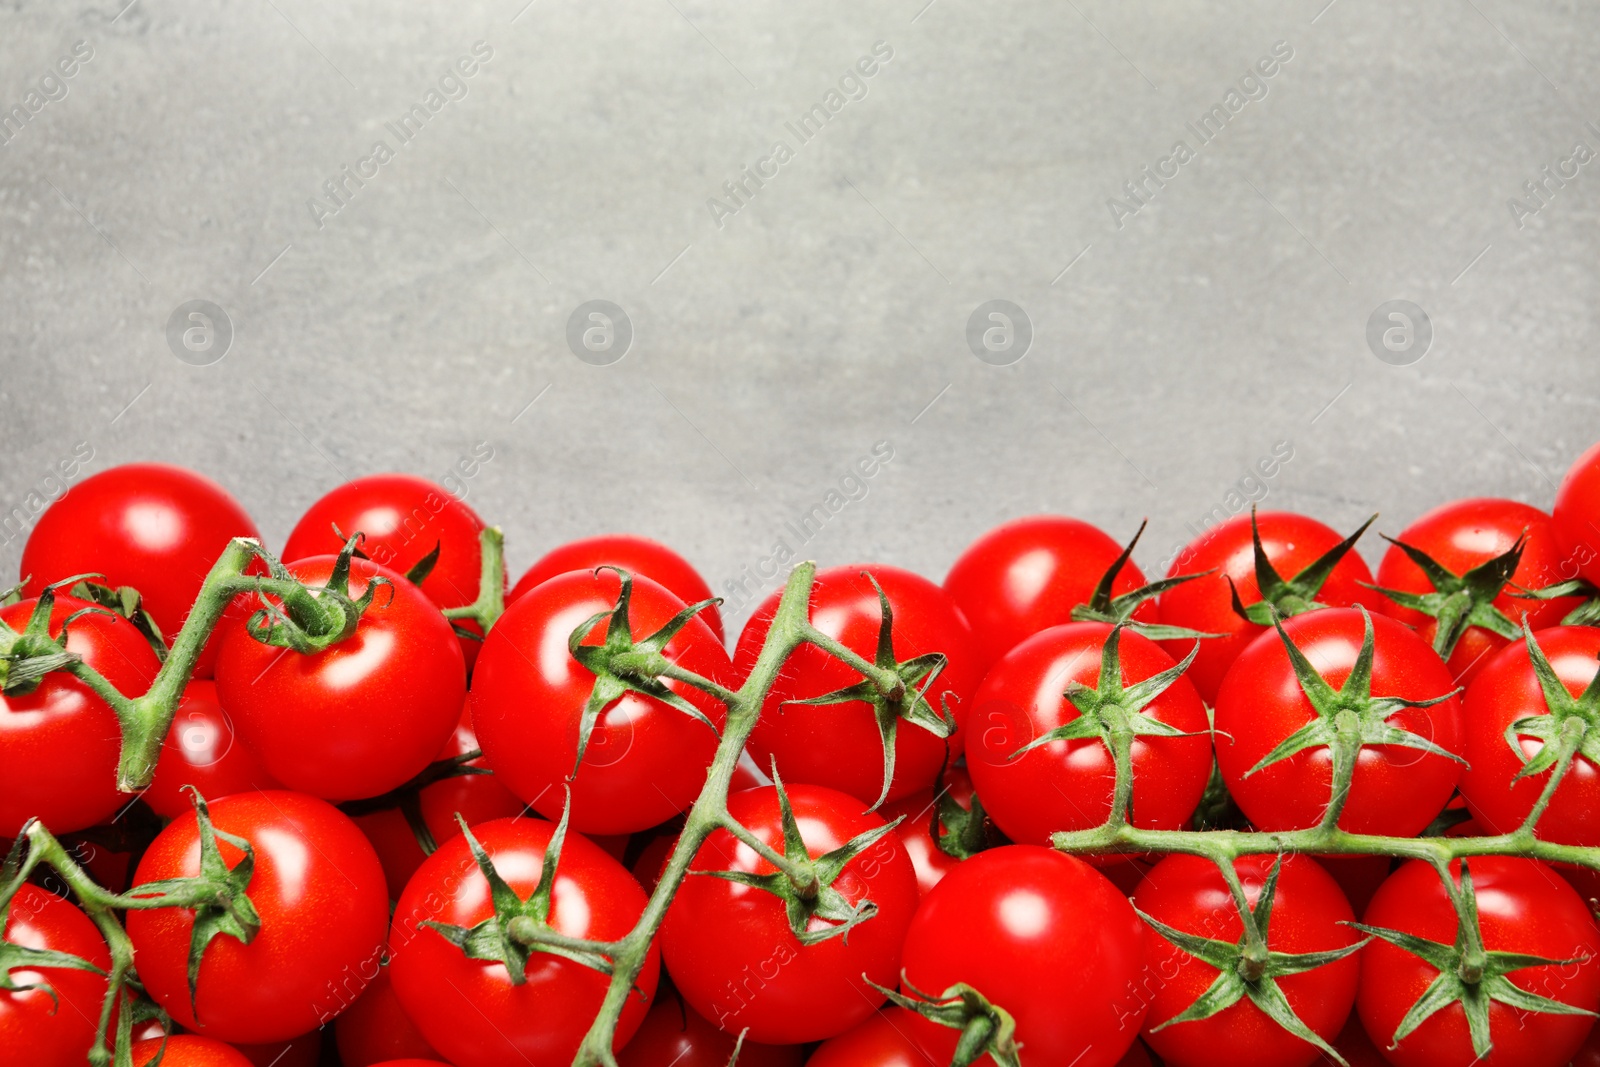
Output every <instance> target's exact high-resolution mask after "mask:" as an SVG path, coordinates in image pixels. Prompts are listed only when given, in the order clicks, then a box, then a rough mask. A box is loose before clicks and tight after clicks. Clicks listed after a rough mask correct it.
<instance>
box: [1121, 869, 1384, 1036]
mask: <svg viewBox="0 0 1600 1067" xmlns="http://www.w3.org/2000/svg"><path fill="white" fill-rule="evenodd" d="M1276 862H1278V861H1277V857H1274V856H1245V857H1241V858H1240V859H1238V860H1236V861H1234V865H1233V866H1234V870H1235V871H1236V872H1237V873H1238V875H1239V880H1240V882H1241V883H1242V884H1243V886H1244V891H1245V898H1246V899H1247V900H1248V901H1249V902H1250V906H1251V908H1252V909H1257V907H1258V904H1259V902H1260V900H1261V895H1262V891H1263V888H1264V887H1265V885H1266V881H1267V879H1268V877H1270V875H1271V873H1272V868H1273V865H1274V864H1275V863H1276ZM1133 905H1134V907H1136V908H1138V909H1139V910H1140V911H1141V912H1143V913H1144V914H1146V915H1148V916H1150V917H1151V918H1152V919H1155V920H1157V921H1159V922H1162V923H1165V924H1166V925H1167V926H1170V927H1172V928H1173V929H1175V930H1180V931H1182V932H1183V933H1186V934H1195V935H1198V936H1200V937H1206V938H1210V939H1211V940H1214V941H1224V942H1229V943H1238V942H1239V940H1240V939H1241V938H1242V937H1243V936H1244V924H1243V922H1242V921H1241V920H1240V917H1239V913H1238V911H1237V909H1236V908H1235V907H1234V904H1233V901H1232V898H1231V897H1230V895H1229V891H1228V884H1227V883H1226V882H1225V881H1223V878H1222V874H1221V873H1220V872H1219V871H1218V870H1217V867H1216V864H1214V863H1212V862H1211V861H1210V860H1208V859H1204V858H1202V857H1199V856H1184V855H1173V856H1168V857H1167V858H1166V859H1164V860H1162V861H1161V862H1160V863H1158V864H1156V866H1155V868H1154V869H1153V870H1152V871H1150V873H1149V874H1147V875H1145V877H1144V881H1143V882H1142V883H1140V885H1139V890H1138V892H1136V893H1135V894H1134V895H1133ZM1257 914H1258V916H1259V910H1258V911H1257ZM1354 920H1355V914H1354V913H1353V912H1352V911H1351V910H1350V904H1349V902H1348V901H1346V900H1345V898H1344V894H1343V893H1341V892H1340V891H1339V886H1338V884H1337V883H1336V882H1334V880H1333V879H1332V878H1331V877H1330V876H1329V875H1328V872H1326V871H1324V870H1323V869H1322V868H1321V867H1320V866H1318V864H1317V862H1316V861H1315V860H1313V859H1311V858H1310V857H1308V856H1296V855H1290V856H1286V857H1284V858H1283V860H1282V866H1281V867H1280V868H1279V871H1278V883H1277V891H1276V893H1275V895H1274V897H1273V901H1272V906H1271V908H1270V911H1269V917H1268V923H1267V931H1266V938H1267V949H1268V951H1269V952H1274V953H1286V954H1291V955H1298V954H1301V953H1310V952H1328V951H1332V950H1335V949H1341V948H1347V947H1349V946H1351V945H1354V944H1356V943H1357V942H1358V941H1359V940H1360V935H1359V934H1357V933H1356V932H1355V931H1354V930H1352V929H1350V927H1349V926H1347V925H1344V924H1346V923H1350V922H1352V921H1354ZM1360 972H1361V963H1360V960H1359V959H1358V958H1357V957H1356V956H1355V955H1350V956H1346V957H1345V958H1343V959H1341V960H1335V961H1333V962H1331V963H1325V964H1323V965H1322V966H1321V967H1317V968H1315V969H1313V970H1309V971H1305V972H1302V973H1300V974H1290V975H1284V976H1281V977H1277V978H1275V979H1273V981H1274V983H1275V984H1276V986H1277V988H1278V990H1279V991H1280V992H1281V993H1282V994H1283V998H1284V999H1285V1000H1286V1001H1287V1002H1288V1004H1289V1007H1290V1008H1291V1009H1292V1010H1293V1011H1294V1013H1295V1014H1296V1015H1297V1016H1299V1018H1300V1021H1301V1022H1303V1023H1305V1024H1306V1026H1308V1027H1310V1028H1311V1030H1312V1031H1313V1032H1314V1033H1316V1034H1317V1035H1318V1036H1319V1037H1321V1038H1322V1039H1323V1040H1324V1041H1327V1042H1330V1043H1331V1042H1332V1041H1333V1039H1334V1038H1335V1037H1337V1036H1338V1033H1339V1030H1340V1028H1341V1027H1343V1026H1344V1023H1345V1019H1347V1018H1348V1017H1349V1015H1350V1008H1351V1006H1352V1005H1354V1004H1355V1000H1356V979H1357V977H1358V976H1359V974H1360ZM1147 974H1148V979H1147V983H1146V985H1147V990H1146V992H1147V994H1148V996H1149V998H1150V1010H1149V1014H1148V1015H1146V1016H1145V1031H1144V1039H1145V1041H1146V1042H1148V1043H1149V1045H1150V1047H1151V1048H1153V1049H1154V1050H1155V1052H1156V1054H1157V1055H1158V1056H1160V1057H1161V1058H1162V1061H1163V1062H1165V1063H1168V1064H1170V1065H1172V1067H1209V1065H1210V1064H1213V1063H1218V1062H1230V1061H1235V1060H1238V1061H1241V1062H1242V1061H1245V1060H1248V1062H1249V1063H1251V1064H1252V1065H1253V1067H1308V1065H1309V1064H1311V1063H1313V1062H1315V1061H1316V1060H1317V1058H1318V1057H1319V1056H1320V1052H1319V1051H1318V1049H1317V1047H1316V1046H1315V1045H1312V1044H1311V1043H1310V1042H1308V1041H1305V1040H1303V1039H1301V1038H1299V1037H1296V1036H1295V1035H1294V1034H1291V1033H1290V1032H1289V1031H1288V1030H1285V1029H1284V1028H1283V1027H1282V1026H1280V1025H1278V1023H1276V1022H1274V1021H1273V1020H1272V1018H1271V1017H1270V1016H1268V1015H1267V1014H1266V1013H1265V1012H1263V1011H1262V1010H1261V1009H1260V1008H1258V1007H1256V1006H1255V1005H1254V1004H1252V1003H1251V1002H1250V1000H1249V999H1248V998H1245V999H1241V1000H1239V1001H1237V1002H1236V1003H1234V1004H1233V1005H1232V1006H1230V1007H1227V1008H1224V1009H1223V1010H1222V1011H1220V1012H1218V1013H1217V1014H1215V1015H1213V1016H1211V1017H1210V1018H1207V1019H1199V1020H1195V1021H1192V1022H1185V1023H1178V1024H1176V1025H1174V1026H1168V1027H1166V1028H1165V1029H1156V1028H1157V1027H1160V1026H1161V1025H1162V1024H1164V1023H1166V1022H1167V1021H1168V1020H1169V1019H1173V1018H1176V1017H1177V1016H1178V1015H1180V1014H1182V1013H1183V1012H1184V1011H1186V1010H1188V1008H1189V1006H1190V1005H1192V1004H1193V1003H1194V1002H1195V1001H1196V1000H1198V999H1199V998H1200V997H1201V996H1202V995H1204V994H1205V992H1206V991H1207V990H1208V989H1209V988H1210V987H1211V985H1212V984H1213V983H1214V982H1215V981H1216V980H1217V975H1218V971H1217V968H1216V967H1213V966H1211V965H1210V964H1208V963H1206V962H1205V961H1203V960H1200V959H1198V958H1196V957H1194V956H1191V955H1189V954H1188V953H1186V952H1184V951H1183V950H1182V949H1180V948H1178V947H1176V946H1175V945H1173V944H1172V943H1171V942H1169V941H1168V940H1167V939H1166V938H1165V937H1162V936H1161V935H1160V934H1159V933H1156V932H1154V931H1152V933H1151V935H1150V940H1149V971H1148V972H1147Z"/></svg>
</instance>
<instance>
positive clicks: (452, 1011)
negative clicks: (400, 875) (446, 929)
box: [389, 627, 659, 1067]
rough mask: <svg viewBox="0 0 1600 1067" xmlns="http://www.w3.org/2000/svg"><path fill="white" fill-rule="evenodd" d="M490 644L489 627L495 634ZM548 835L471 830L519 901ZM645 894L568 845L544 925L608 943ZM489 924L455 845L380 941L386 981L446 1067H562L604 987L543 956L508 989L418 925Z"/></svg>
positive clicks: (405, 900) (596, 855) (494, 825)
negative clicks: (385, 951)
mask: <svg viewBox="0 0 1600 1067" xmlns="http://www.w3.org/2000/svg"><path fill="white" fill-rule="evenodd" d="M493 632H498V627H497V628H496V630H495V631H491V633H493ZM554 830H555V827H554V826H552V825H551V824H550V823H547V822H545V821H544V820H543V819H532V818H526V819H497V820H495V821H494V822H487V823H484V824H482V825H481V826H475V827H473V830H472V832H473V835H474V836H475V837H476V838H477V839H478V840H479V841H480V842H481V843H482V845H483V847H484V849H485V850H486V851H487V852H488V854H489V856H490V858H491V859H492V860H493V862H494V866H495V869H496V870H497V871H498V872H499V874H500V877H501V878H503V879H504V880H505V882H506V884H507V885H509V886H510V887H511V888H512V889H513V890H514V891H515V892H516V894H517V896H518V897H519V898H520V899H522V900H527V899H528V898H529V896H531V895H532V893H533V891H534V890H535V889H536V888H537V887H538V884H539V877H540V871H541V868H542V865H543V863H544V854H545V849H546V847H547V846H548V844H549V842H550V836H551V834H552V833H553V832H554ZM644 906H645V896H644V891H643V890H641V889H640V888H639V883H638V882H635V881H634V880H633V876H632V875H630V874H629V873H628V872H627V871H626V870H625V869H624V868H623V867H622V865H621V864H619V863H618V862H617V861H616V860H614V859H612V858H611V857H610V856H608V855H606V854H605V853H604V852H602V851H601V850H600V849H599V848H598V847H597V846H595V845H594V844H592V843H590V842H589V841H587V840H585V839H584V838H583V837H582V836H580V835H578V834H569V835H568V836H567V838H566V842H565V844H564V846H563V847H562V850H561V858H560V865H559V868H558V876H557V881H556V884H555V889H554V892H553V896H552V903H551V910H550V923H551V925H552V926H553V927H554V928H555V929H556V930H557V931H558V932H559V933H561V934H564V935H565V936H567V937H573V938H586V939H589V940H597V941H609V940H614V939H617V938H620V937H622V936H624V935H626V934H627V933H628V931H629V930H631V929H632V928H633V925H634V923H635V922H637V921H638V918H639V915H640V913H641V912H643V911H644ZM493 915H494V904H493V902H492V901H491V900H490V897H489V888H488V882H487V881H486V880H485V878H484V877H483V874H482V873H481V872H480V871H479V870H478V868H477V865H476V864H475V862H474V861H473V858H472V854H471V852H470V850H469V848H468V846H467V841H466V838H464V837H459V836H458V837H457V838H455V839H454V840H453V841H450V842H448V843H447V844H444V845H441V846H440V848H439V851H437V852H435V853H434V854H433V855H431V856H429V857H428V858H427V860H425V861H424V862H423V864H422V866H421V868H419V869H418V871H417V873H416V875H415V876H414V877H413V878H412V879H411V882H410V883H409V884H408V885H407V886H406V890H405V892H404V893H402V894H401V896H400V902H399V904H398V906H397V907H396V908H395V915H394V925H393V927H392V928H391V930H390V934H389V953H390V964H389V971H390V973H389V977H390V979H391V980H392V981H393V983H394V991H395V995H396V996H398V997H399V999H400V1003H401V1005H402V1006H403V1007H404V1008H405V1011H406V1014H407V1015H409V1016H410V1017H411V1020H412V1022H414V1023H415V1024H416V1026H417V1029H418V1030H420V1031H421V1032H422V1035H423V1037H424V1038H426V1039H427V1041H428V1043H429V1044H431V1045H432V1046H433V1047H434V1048H436V1049H438V1050H439V1051H440V1052H441V1053H442V1054H443V1055H445V1056H447V1057H448V1058H449V1059H450V1061H451V1062H452V1063H454V1064H456V1065H457V1067H499V1065H501V1064H505V1063H508V1062H515V1063H519V1064H523V1063H525V1064H527V1065H529V1067H566V1064H568V1063H570V1062H571V1060H572V1058H573V1054H574V1053H575V1052H576V1051H577V1048H578V1045H579V1044H580V1043H581V1042H582V1040H583V1035H584V1034H585V1033H586V1032H587V1031H588V1029H589V1024H590V1022H591V1021H592V1020H593V1019H594V1016H595V1013H596V1012H597V1011H598V1010H599V1008H600V1002H601V1000H602V999H603V998H604V996H605V991H606V987H607V985H608V984H609V982H608V980H607V978H606V976H605V975H602V974H600V973H599V972H598V971H594V970H591V969H589V968H588V967H585V966H584V965H582V964H580V963H577V962H574V961H572V960H569V959H565V958H563V957H560V956H556V955H553V954H550V953H542V952H536V953H534V954H533V955H532V957H531V958H530V960H529V963H528V968H527V980H526V982H524V983H523V984H521V985H513V984H512V982H511V976H510V973H509V972H508V971H507V970H506V967H505V965H504V964H500V963H490V962H480V961H478V960H471V959H468V958H467V957H466V955H465V953H463V952H462V950H461V949H459V948H457V947H456V946H455V945H453V944H451V943H450V942H449V941H446V940H445V939H444V937H443V936H442V935H440V934H439V933H438V932H437V931H435V930H434V929H432V928H431V927H420V926H419V924H420V923H422V922H424V921H433V922H440V923H445V924H448V925H452V926H461V927H466V928H468V929H470V928H472V927H474V926H476V925H478V924H479V923H481V922H483V921H484V920H485V919H489V918H491V917H493ZM658 969H659V957H658V955H657V950H656V948H655V946H651V949H650V953H649V955H648V957H647V958H646V960H645V966H644V970H643V971H642V972H641V973H640V975H639V979H638V983H637V985H638V988H639V990H640V991H641V992H642V994H643V996H642V997H640V996H630V997H629V998H628V1002H627V1006H626V1007H624V1008H623V1010H622V1019H621V1022H620V1023H619V1025H618V1027H617V1036H616V1046H615V1047H616V1048H621V1047H622V1046H623V1045H625V1044H627V1042H628V1039H629V1038H630V1037H632V1036H633V1033H634V1031H635V1030H637V1029H638V1028H639V1024H640V1022H641V1021H643V1019H644V1016H645V1011H646V1008H647V1006H648V1004H649V1000H650V997H652V996H653V995H654V994H655V988H656V979H657V974H658Z"/></svg>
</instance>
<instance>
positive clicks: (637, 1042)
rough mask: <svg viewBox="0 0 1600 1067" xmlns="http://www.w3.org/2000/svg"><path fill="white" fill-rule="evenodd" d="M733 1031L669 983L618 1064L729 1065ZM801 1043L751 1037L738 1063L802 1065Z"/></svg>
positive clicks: (757, 1066)
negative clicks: (715, 1021)
mask: <svg viewBox="0 0 1600 1067" xmlns="http://www.w3.org/2000/svg"><path fill="white" fill-rule="evenodd" d="M734 1040H735V1038H734V1035H732V1034H727V1033H724V1032H722V1031H721V1030H718V1029H717V1028H716V1027H715V1026H712V1025H711V1024H710V1023H709V1022H707V1021H706V1020H705V1019H702V1018H701V1017H700V1016H699V1015H697V1014H695V1012H694V1010H693V1009H691V1008H689V1007H688V1006H687V1005H685V1004H684V1003H683V1001H682V1000H681V999H680V998H679V997H678V996H677V995H676V994H674V993H673V991H672V990H671V989H670V988H667V987H665V986H663V987H662V989H661V991H660V992H658V993H657V994H656V1000H655V1003H654V1004H653V1005H651V1007H650V1013H649V1014H648V1015H646V1016H645V1017H644V1023H643V1024H642V1025H640V1027H639V1031H638V1033H636V1034H634V1035H633V1039H632V1040H631V1041H629V1042H628V1046H627V1048H624V1049H623V1050H622V1051H621V1052H620V1053H618V1054H617V1063H618V1065H619V1067H727V1063H728V1061H729V1060H730V1059H731V1058H732V1057H733V1046H734ZM804 1062H805V1053H804V1052H803V1051H802V1050H801V1048H800V1047H799V1046H798V1045H763V1044H760V1043H759V1042H755V1041H749V1040H746V1041H745V1043H744V1046H743V1047H742V1048H741V1049H740V1050H739V1067H800V1065H801V1064H802V1063H804Z"/></svg>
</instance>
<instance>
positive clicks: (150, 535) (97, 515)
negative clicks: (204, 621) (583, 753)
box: [22, 463, 261, 678]
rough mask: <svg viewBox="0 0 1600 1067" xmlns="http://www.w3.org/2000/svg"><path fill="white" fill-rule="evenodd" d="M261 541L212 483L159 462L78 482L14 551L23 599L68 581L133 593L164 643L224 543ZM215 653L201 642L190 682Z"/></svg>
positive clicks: (207, 670) (212, 645)
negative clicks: (23, 581) (96, 581)
mask: <svg viewBox="0 0 1600 1067" xmlns="http://www.w3.org/2000/svg"><path fill="white" fill-rule="evenodd" d="M260 536H261V535H260V534H259V533H258V532H256V524H255V523H254V522H253V521H251V519H250V516H249V515H247V514H246V513H245V510H244V508H242V507H241V506H240V505H239V502H238V501H237V500H235V499H234V498H233V497H232V496H231V495H230V494H229V493H228V491H227V490H226V489H224V488H222V486H220V485H218V484H217V483H216V482H213V481H212V480H211V479H209V478H206V477H203V476H201V475H199V474H196V473H195V472H194V471H190V470H185V469H184V468H182V467H173V466H169V465H167V464H165V463H127V464H124V465H122V466H120V467H112V468H110V469H108V470H103V471H101V472H99V473H98V474H92V475H90V476H89V477H87V478H85V479H84V480H83V481H81V482H79V483H78V484H77V485H75V486H73V487H72V489H71V491H70V492H68V493H67V494H66V495H65V496H63V497H62V498H61V499H60V500H58V501H57V502H56V503H55V504H54V505H53V506H52V507H51V508H50V509H49V510H47V511H46V512H45V513H44V514H43V515H41V516H40V517H39V521H38V523H37V524H35V525H34V528H33V532H32V533H30V534H29V535H28V543H27V545H26V546H24V547H23V550H22V574H23V576H24V577H26V578H27V579H28V584H27V586H26V588H25V590H24V595H25V596H38V595H39V592H40V591H41V590H42V589H43V588H44V587H45V586H46V585H48V584H49V583H51V582H55V581H59V580H61V579H63V578H70V577H72V576H73V575H75V574H91V573H94V574H101V575H104V578H103V581H105V582H106V583H107V584H109V585H110V586H111V587H112V588H116V587H117V586H123V585H131V586H133V587H134V588H135V589H137V590H139V595H140V596H141V597H142V598H143V602H144V607H145V610H147V611H148V612H150V617H151V618H153V619H155V621H156V625H158V626H159V627H161V633H162V634H163V635H164V636H165V637H166V639H167V643H168V644H171V642H172V639H173V638H174V637H175V636H176V635H177V633H178V630H179V629H180V628H182V626H183V622H184V620H185V619H187V618H188V617H189V609H190V608H191V607H193V606H194V602H195V599H196V598H197V597H198V596H199V595H200V586H201V584H202V583H203V582H204V581H205V577H206V574H207V572H209V571H210V570H211V566H212V564H214V563H216V561H217V557H218V556H220V555H222V550H223V549H224V548H226V547H227V546H228V542H229V541H230V540H231V539H233V538H235V537H254V538H257V539H259V538H260ZM216 646H217V643H216V641H215V639H213V640H211V641H208V642H207V644H206V648H205V651H204V652H203V653H202V654H201V656H200V662H199V663H198V664H197V665H196V668H195V674H196V676H197V677H202V678H206V677H210V675H211V669H212V665H213V664H214V663H215V661H216Z"/></svg>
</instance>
